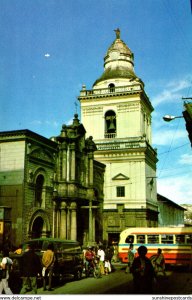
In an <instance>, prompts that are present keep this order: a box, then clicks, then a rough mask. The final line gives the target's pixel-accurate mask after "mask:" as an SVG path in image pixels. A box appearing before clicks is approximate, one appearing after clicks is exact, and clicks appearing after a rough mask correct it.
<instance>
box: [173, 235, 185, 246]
mask: <svg viewBox="0 0 192 300" xmlns="http://www.w3.org/2000/svg"><path fill="white" fill-rule="evenodd" d="M175 240H176V244H184V243H185V235H184V234H176V235H175Z"/></svg>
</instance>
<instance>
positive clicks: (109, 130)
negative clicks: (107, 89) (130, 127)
mask: <svg viewBox="0 0 192 300" xmlns="http://www.w3.org/2000/svg"><path fill="white" fill-rule="evenodd" d="M116 130H117V124H116V113H115V112H114V111H113V110H108V111H107V112H106V114H105V138H114V137H115V136H116Z"/></svg>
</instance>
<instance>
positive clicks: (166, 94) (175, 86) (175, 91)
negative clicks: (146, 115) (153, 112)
mask: <svg viewBox="0 0 192 300" xmlns="http://www.w3.org/2000/svg"><path fill="white" fill-rule="evenodd" d="M188 87H191V79H190V78H188V77H186V78H185V79H181V80H178V81H177V80H174V81H171V82H168V83H167V84H166V86H165V88H164V90H163V91H162V92H161V93H160V94H158V95H156V96H155V97H154V98H153V105H154V106H158V105H159V104H163V103H164V102H169V103H170V102H175V100H176V99H180V98H182V96H183V94H182V93H181V92H182V91H183V90H184V89H186V88H188Z"/></svg>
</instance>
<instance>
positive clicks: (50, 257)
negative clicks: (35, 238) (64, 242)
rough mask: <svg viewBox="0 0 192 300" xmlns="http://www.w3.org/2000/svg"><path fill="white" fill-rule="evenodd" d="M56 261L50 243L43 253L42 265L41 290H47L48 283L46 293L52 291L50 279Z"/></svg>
mask: <svg viewBox="0 0 192 300" xmlns="http://www.w3.org/2000/svg"><path fill="white" fill-rule="evenodd" d="M55 261H56V257H55V253H54V246H53V243H50V244H49V245H48V247H47V250H46V251H45V252H44V253H43V257H42V264H43V270H42V275H43V290H44V291H46V289H47V281H48V291H52V277H53V268H54V264H55Z"/></svg>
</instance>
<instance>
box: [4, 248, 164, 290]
mask: <svg viewBox="0 0 192 300" xmlns="http://www.w3.org/2000/svg"><path fill="white" fill-rule="evenodd" d="M15 253H17V254H21V253H22V248H21V247H19V248H18V249H17V250H16V251H15ZM82 256H83V263H84V268H85V272H86V270H88V268H89V267H90V266H92V267H93V268H94V267H95V259H96V258H97V261H99V268H100V274H101V277H102V275H109V273H110V272H111V271H112V261H113V262H114V247H113V246H108V247H105V248H104V247H103V245H101V244H99V245H98V246H94V247H93V246H89V247H87V248H86V249H83V253H82ZM127 257H128V264H127V268H126V270H125V273H131V274H132V276H133V286H134V293H136V294H151V293H152V292H153V283H154V279H155V278H157V274H158V272H162V273H163V275H164V276H166V272H165V259H164V256H163V253H162V250H161V249H158V250H157V255H156V256H155V258H154V259H153V260H150V259H149V258H148V257H147V247H145V246H144V245H141V246H140V247H139V248H138V249H137V251H136V250H135V249H134V245H133V244H132V243H131V244H130V246H129V250H128V253H127ZM22 259H23V260H22V262H23V263H22V264H23V267H22V288H21V291H20V294H25V293H27V292H28V291H29V290H30V291H31V293H32V294H37V278H38V276H41V277H42V278H43V290H48V291H52V277H53V268H54V264H55V262H56V256H55V253H54V248H53V244H49V245H48V247H47V250H46V251H45V252H44V253H43V256H42V257H41V258H40V256H39V255H37V254H36V253H35V249H33V247H32V246H30V245H28V246H27V249H26V250H25V251H24V253H23V258H22ZM12 268H13V261H12V259H11V258H10V257H9V251H8V250H7V249H6V250H4V251H3V257H2V260H1V263H0V294H2V293H3V292H4V293H5V294H13V292H12V291H11V289H10V287H9V274H10V272H11V269H12Z"/></svg>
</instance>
